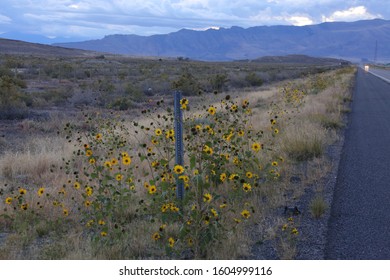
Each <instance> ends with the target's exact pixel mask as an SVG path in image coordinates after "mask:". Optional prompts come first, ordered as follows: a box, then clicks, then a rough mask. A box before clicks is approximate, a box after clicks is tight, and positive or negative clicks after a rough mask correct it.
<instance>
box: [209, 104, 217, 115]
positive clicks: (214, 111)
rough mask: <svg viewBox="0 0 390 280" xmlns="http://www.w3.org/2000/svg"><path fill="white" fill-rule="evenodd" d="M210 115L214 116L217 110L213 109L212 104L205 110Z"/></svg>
mask: <svg viewBox="0 0 390 280" xmlns="http://www.w3.org/2000/svg"><path fill="white" fill-rule="evenodd" d="M207 111H208V112H209V114H210V115H212V116H214V115H215V113H216V112H217V110H216V109H215V107H214V106H210V107H209V109H208V110H207Z"/></svg>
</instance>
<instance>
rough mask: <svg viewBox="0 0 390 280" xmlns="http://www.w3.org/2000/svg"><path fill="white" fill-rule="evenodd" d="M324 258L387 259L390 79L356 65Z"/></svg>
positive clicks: (389, 238) (389, 247)
mask: <svg viewBox="0 0 390 280" xmlns="http://www.w3.org/2000/svg"><path fill="white" fill-rule="evenodd" d="M325 258H326V259H386V260H390V83H387V82H385V81H383V80H382V79H380V78H377V77H376V76H373V75H371V74H370V73H366V72H365V71H364V70H362V69H359V70H358V73H357V81H356V86H355V90H354V96H353V103H352V112H351V114H350V116H349V124H348V128H347V129H346V133H345V142H344V147H343V151H342V155H341V159H340V164H339V171H338V177H337V182H336V186H335V193H334V198H333V203H332V209H331V217H330V220H329V227H328V234H327V245H326V250H325Z"/></svg>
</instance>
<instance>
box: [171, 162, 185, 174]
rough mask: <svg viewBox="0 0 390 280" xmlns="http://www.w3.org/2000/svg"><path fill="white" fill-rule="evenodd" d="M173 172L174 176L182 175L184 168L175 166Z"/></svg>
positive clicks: (178, 165)
mask: <svg viewBox="0 0 390 280" xmlns="http://www.w3.org/2000/svg"><path fill="white" fill-rule="evenodd" d="M173 171H174V172H175V173H176V174H179V175H180V174H183V172H184V167H183V166H181V165H180V164H177V165H175V167H174V168H173Z"/></svg>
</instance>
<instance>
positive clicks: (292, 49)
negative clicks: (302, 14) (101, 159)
mask: <svg viewBox="0 0 390 280" xmlns="http://www.w3.org/2000/svg"><path fill="white" fill-rule="evenodd" d="M376 41H377V42H378V51H377V57H378V60H382V61H385V60H390V48H388V47H387V46H389V45H390V21H389V20H381V19H376V20H363V21H356V22H327V23H322V24H318V25H308V26H257V27H251V28H247V29H244V28H241V27H231V28H228V29H226V28H221V29H219V30H215V29H209V30H206V31H194V30H188V29H182V30H180V31H178V32H174V33H169V34H165V35H153V36H138V35H109V36H106V37H104V38H103V39H100V40H91V41H84V42H74V43H61V44H55V45H56V46H62V47H69V48H77V49H84V50H93V51H100V52H109V53H116V54H125V55H140V56H160V57H162V56H164V57H166V56H169V57H188V58H191V59H197V60H214V61H215V60H220V61H226V60H243V59H254V58H257V57H263V56H284V55H288V54H304V55H309V56H320V57H336V58H344V59H348V60H355V61H356V60H359V61H360V60H361V59H371V60H372V59H373V58H374V53H375V43H376Z"/></svg>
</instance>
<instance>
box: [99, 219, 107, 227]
mask: <svg viewBox="0 0 390 280" xmlns="http://www.w3.org/2000/svg"><path fill="white" fill-rule="evenodd" d="M98 223H99V225H101V226H104V225H105V224H106V222H105V221H103V220H99V221H98Z"/></svg>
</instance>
